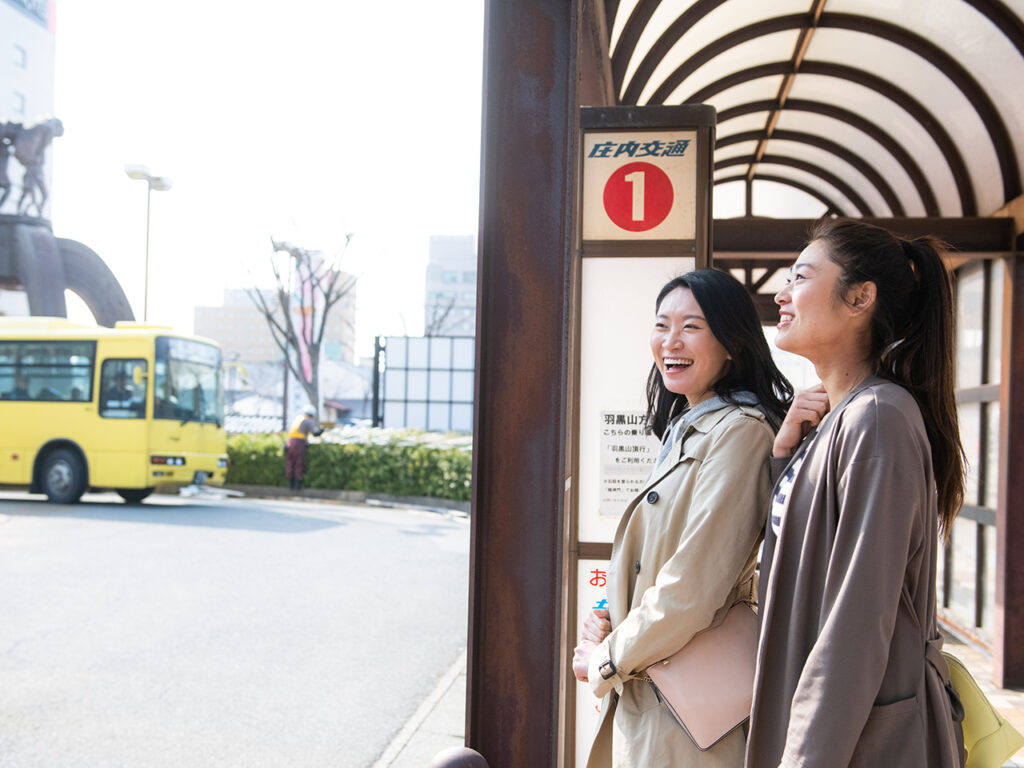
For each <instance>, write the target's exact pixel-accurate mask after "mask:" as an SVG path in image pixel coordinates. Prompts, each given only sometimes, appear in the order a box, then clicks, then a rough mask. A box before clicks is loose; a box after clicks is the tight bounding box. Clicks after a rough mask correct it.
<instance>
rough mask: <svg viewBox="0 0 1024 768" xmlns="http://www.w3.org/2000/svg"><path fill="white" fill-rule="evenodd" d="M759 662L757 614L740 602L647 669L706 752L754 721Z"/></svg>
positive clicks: (661, 695) (671, 708)
mask: <svg viewBox="0 0 1024 768" xmlns="http://www.w3.org/2000/svg"><path fill="white" fill-rule="evenodd" d="M756 662H757V615H756V614H755V613H754V611H753V610H752V609H751V607H750V606H749V605H748V604H747V603H736V604H735V605H734V606H733V607H732V608H730V609H729V612H728V613H727V614H726V615H725V619H724V620H723V621H722V623H721V624H719V625H718V626H717V627H714V628H712V629H707V630H705V631H703V632H701V633H700V634H698V635H695V636H694V637H693V639H692V640H690V642H688V643H687V644H686V645H684V646H683V647H682V648H680V649H679V650H678V651H676V652H675V653H673V654H672V655H671V656H669V657H668V658H667V659H665V660H664V661H659V662H658V663H657V664H652V665H651V666H649V667H648V668H647V669H646V670H645V671H646V672H647V674H648V675H649V676H650V679H651V684H652V685H653V686H654V691H655V693H657V694H658V698H659V699H661V700H662V701H664V702H665V704H666V706H668V708H669V711H670V712H671V713H672V716H673V717H675V719H676V720H677V721H678V722H679V724H680V725H681V726H682V727H683V730H684V731H686V734H687V735H688V736H689V737H690V739H692V740H693V743H694V744H695V745H697V748H698V749H700V750H701V751H704V750H707V749H710V748H711V747H713V746H714V745H715V744H717V743H718V742H719V741H721V740H722V739H723V738H725V737H726V736H727V735H728V734H729V733H731V732H732V731H733V730H734V729H736V728H738V727H739V726H741V725H743V723H745V722H746V721H747V719H748V718H749V717H750V706H751V704H752V702H753V697H754V667H755V665H756Z"/></svg>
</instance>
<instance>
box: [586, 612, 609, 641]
mask: <svg viewBox="0 0 1024 768" xmlns="http://www.w3.org/2000/svg"><path fill="white" fill-rule="evenodd" d="M611 631H612V622H611V616H610V614H609V613H608V611H606V610H604V609H595V610H593V611H591V613H590V615H588V616H587V618H586V620H585V621H584V622H583V632H582V633H581V635H580V637H581V639H582V640H584V641H589V642H591V643H593V644H594V645H597V644H598V643H600V642H601V641H602V640H604V639H605V638H606V637H608V635H609V633H610V632H611Z"/></svg>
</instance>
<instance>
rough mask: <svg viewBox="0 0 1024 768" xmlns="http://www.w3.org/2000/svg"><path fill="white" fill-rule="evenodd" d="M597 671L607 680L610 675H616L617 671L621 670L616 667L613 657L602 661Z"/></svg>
mask: <svg viewBox="0 0 1024 768" xmlns="http://www.w3.org/2000/svg"><path fill="white" fill-rule="evenodd" d="M597 671H598V672H600V673H601V679H603V680H607V679H608V678H610V677H615V673H616V672H618V671H619V670H617V669H616V668H615V663H614V662H613V661H612V660H611V659H608V661H603V662H601V665H600V666H599V667H598V668H597Z"/></svg>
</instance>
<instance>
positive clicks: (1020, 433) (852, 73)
mask: <svg viewBox="0 0 1024 768" xmlns="http://www.w3.org/2000/svg"><path fill="white" fill-rule="evenodd" d="M485 23H486V31H485V65H484V115H483V134H482V138H483V149H482V165H481V218H480V236H479V270H478V276H479V277H478V279H479V288H478V294H479V295H478V302H477V306H478V318H477V365H476V371H477V374H476V375H477V382H476V406H475V407H476V413H475V428H474V434H475V437H474V462H475V466H474V492H473V529H472V550H471V569H472V575H471V592H470V628H469V629H470V632H469V639H470V648H469V665H468V691H467V731H466V732H467V745H468V746H470V747H472V748H474V749H476V750H478V751H479V752H480V753H481V754H483V755H484V757H485V758H486V759H487V760H488V761H489V762H490V764H491V765H492V766H505V765H508V766H525V765H529V766H542V765H550V766H554V765H573V764H574V760H575V758H574V755H575V746H574V743H575V726H574V721H573V713H572V711H571V707H572V701H573V699H574V691H575V685H576V684H575V681H574V679H573V678H572V676H571V671H570V661H569V660H570V658H571V649H572V646H573V644H574V642H575V613H574V612H575V602H576V594H575V592H574V585H575V582H576V578H577V577H576V570H575V569H576V567H577V564H578V562H579V561H580V560H581V559H584V558H589V557H601V556H602V555H606V551H607V547H608V545H607V543H606V542H591V541H582V540H580V538H579V536H578V534H577V529H576V519H577V516H578V515H579V514H580V512H579V509H578V508H577V507H578V495H577V492H578V488H577V486H576V485H574V481H575V480H576V479H577V476H578V472H579V469H580V468H579V451H580V446H579V444H578V442H579V441H578V439H577V435H578V430H577V428H576V427H577V425H576V424H575V423H574V419H575V418H576V415H577V410H576V407H575V404H576V402H577V398H578V392H579V387H580V381H579V356H580V350H579V344H580V327H579V317H580V305H581V286H580V275H581V268H580V265H581V260H582V253H581V242H580V235H579V226H578V217H579V206H580V200H579V198H580V169H581V160H580V154H581V153H580V142H581V135H582V134H581V117H580V115H581V107H586V106H618V105H635V106H642V107H653V106H660V105H683V104H704V105H710V106H713V107H714V109H715V111H716V113H717V120H716V123H715V126H714V131H713V136H714V146H713V148H714V152H713V158H712V159H713V163H712V165H711V166H710V170H709V174H710V178H709V179H708V183H709V185H710V186H711V187H712V188H713V190H714V198H715V200H716V201H718V202H723V201H728V200H731V201H733V204H734V207H735V208H736V210H735V211H734V212H731V213H730V214H729V217H728V218H726V217H715V218H714V220H713V222H712V224H711V227H710V233H709V244H710V261H711V264H712V265H713V266H716V267H719V268H723V269H729V270H731V271H733V273H734V274H736V275H737V276H738V277H740V278H741V279H742V280H744V281H745V284H746V285H747V287H748V290H750V292H751V293H752V294H753V295H754V298H755V302H756V303H757V305H758V307H759V311H761V313H762V319H763V320H765V321H766V322H767V321H771V320H773V319H774V318H775V311H774V306H773V304H772V300H771V296H772V293H773V290H774V289H773V286H774V285H776V283H775V282H774V281H776V280H777V279H778V276H779V270H780V268H784V267H786V266H788V263H789V262H790V261H791V260H792V259H793V258H794V256H795V254H796V253H797V251H798V250H799V249H800V247H801V244H802V238H803V235H804V233H805V231H806V228H807V224H808V221H807V219H808V218H813V217H815V216H819V215H823V214H839V215H845V216H852V217H858V218H865V219H868V220H871V221H876V222H877V223H880V224H882V225H884V226H887V227H889V228H891V229H894V230H896V231H897V232H900V233H901V234H904V235H908V236H914V235H919V234H925V233H927V234H934V235H938V236H940V237H942V238H944V239H945V240H946V241H947V242H949V243H950V244H951V245H953V246H954V247H955V249H956V251H955V254H954V256H953V257H952V260H951V263H950V267H951V269H953V270H954V275H955V279H956V284H957V293H958V298H957V301H958V318H957V319H958V336H957V365H958V383H957V387H958V389H957V398H958V404H959V408H960V412H959V416H960V422H961V430H962V435H963V441H964V445H965V448H966V449H967V451H968V460H969V461H970V465H971V471H970V476H969V478H968V499H967V503H966V505H965V507H964V509H963V511H962V513H961V515H960V520H959V521H958V522H957V524H956V528H955V529H954V531H953V542H952V544H951V546H950V547H949V548H948V549H947V551H946V557H945V561H944V563H943V567H942V573H941V583H940V590H939V592H940V596H939V600H940V608H941V612H942V616H943V619H944V621H946V622H947V624H948V625H949V626H950V627H952V628H953V629H955V630H956V631H958V632H961V633H962V634H965V635H968V636H970V637H971V638H973V639H974V640H976V641H977V642H978V643H979V644H980V645H982V646H984V647H986V648H987V649H988V651H989V652H990V653H991V655H992V672H993V680H994V681H995V682H996V683H997V684H998V685H1002V686H1020V685H1024V643H1022V642H1021V641H1020V638H1022V637H1024V558H1022V557H1020V555H1019V553H1020V552H1021V551H1024V471H1022V467H1024V266H1021V255H1020V252H1021V248H1022V244H1024V237H1022V233H1024V197H1022V189H1021V185H1022V177H1021V166H1022V162H1024V5H1022V4H1021V3H1020V2H1019V0H1014V2H1010V1H1009V0H1007V2H1000V0H929V1H928V2H924V0H908V1H907V2H900V3H884V2H874V1H872V0H771V1H770V2H763V1H762V0H695V1H690V0H502V2H490V3H489V4H488V6H487V12H486V22H485ZM780 201H795V202H792V205H793V207H794V209H796V210H799V213H798V214H796V215H792V214H791V215H786V211H785V208H786V206H785V205H782V204H781V203H780ZM716 207H717V203H716ZM615 310H616V305H615V297H614V296H609V297H608V311H609V312H615ZM616 341H617V340H616V339H614V338H610V339H608V341H607V347H606V352H607V354H609V355H614V354H615V353H616ZM1014 553H1018V554H1017V555H1016V557H1015V556H1014ZM1015 639H1016V641H1015ZM582 738H586V736H585V735H584V736H583V737H582Z"/></svg>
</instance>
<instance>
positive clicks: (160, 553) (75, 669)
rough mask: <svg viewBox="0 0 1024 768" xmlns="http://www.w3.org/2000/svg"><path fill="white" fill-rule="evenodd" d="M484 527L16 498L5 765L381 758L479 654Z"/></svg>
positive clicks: (213, 506) (3, 654) (5, 599)
mask: <svg viewBox="0 0 1024 768" xmlns="http://www.w3.org/2000/svg"><path fill="white" fill-rule="evenodd" d="M468 544H469V524H468V522H467V521H465V520H459V519H453V518H449V517H444V516H442V515H439V514H435V513H431V512H422V511H413V510H395V509H385V508H371V507H359V506H346V505H340V504H323V503H300V502H277V501H255V500H247V499H232V500H226V501H214V502H198V501H194V500H192V501H188V500H182V499H178V498H176V497H156V498H155V499H154V500H153V501H151V502H150V501H147V503H145V504H143V505H141V506H134V507H132V506H128V505H125V504H123V503H121V502H120V500H119V499H117V497H115V496H113V495H95V496H86V497H85V499H84V500H83V502H82V503H81V504H78V505H73V506H55V505H50V504H47V503H45V502H43V501H37V500H34V499H30V497H28V496H27V495H23V494H15V493H0V766H3V767H4V768H7V767H8V766H10V767H11V768H14V767H15V766H16V767H17V768H64V767H65V766H67V767H68V768H77V767H78V766H81V767H82V768H106V767H107V766H125V767H128V766H130V767H131V768H160V767H161V766H174V767H175V768H182V767H183V766H184V767H190V766H202V767H203V768H205V767H206V766H230V767H231V768H235V767H236V766H237V767H238V768H241V767H242V766H245V767H246V768H256V767H258V766H268V767H269V766H273V767H274V768H279V767H281V766H301V767H302V768H314V767H316V766H332V768H337V767H339V766H342V767H343V766H368V765H372V764H373V762H374V760H375V759H376V758H377V757H378V756H379V755H380V754H381V753H382V752H383V751H384V749H385V748H386V746H387V744H388V743H389V741H390V740H391V738H393V737H394V735H395V734H396V733H397V732H398V731H399V730H400V729H401V727H402V725H403V724H404V723H405V721H406V720H407V719H408V718H409V716H410V715H411V714H412V713H413V712H414V711H415V709H416V707H417V706H418V705H419V703H420V702H421V701H422V700H423V699H424V698H425V697H426V696H428V695H429V693H430V692H431V690H432V689H433V687H434V685H435V684H436V682H437V681H438V679H439V678H440V677H441V676H442V675H443V674H444V673H445V672H446V671H447V670H448V669H449V667H450V666H451V665H452V663H453V662H454V661H455V660H456V658H457V657H458V655H459V653H460V651H461V650H462V649H463V648H465V643H466V624H467V593H468V573H469V567H468Z"/></svg>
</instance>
